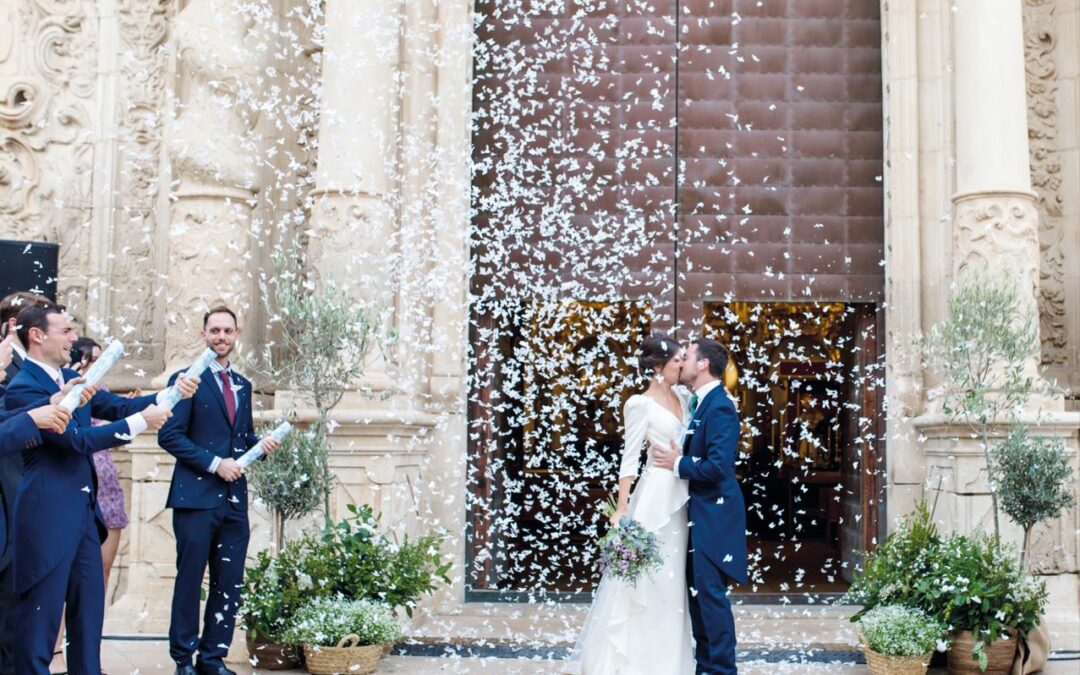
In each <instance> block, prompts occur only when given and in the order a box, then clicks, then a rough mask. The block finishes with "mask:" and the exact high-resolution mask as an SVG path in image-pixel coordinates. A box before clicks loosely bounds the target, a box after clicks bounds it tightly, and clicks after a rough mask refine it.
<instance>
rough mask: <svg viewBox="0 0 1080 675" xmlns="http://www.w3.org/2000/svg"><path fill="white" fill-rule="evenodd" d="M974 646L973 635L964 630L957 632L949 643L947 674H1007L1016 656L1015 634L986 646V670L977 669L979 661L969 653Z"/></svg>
mask: <svg viewBox="0 0 1080 675" xmlns="http://www.w3.org/2000/svg"><path fill="white" fill-rule="evenodd" d="M974 647H975V636H974V635H973V634H972V632H971V631H969V630H966V631H963V632H962V633H958V634H957V636H956V638H955V639H954V640H953V643H952V644H951V645H949V675H967V674H968V673H972V674H973V675H974V674H975V673H978V674H979V675H1009V673H1010V672H1011V671H1012V664H1013V659H1014V658H1015V657H1016V636H1015V635H1013V634H1012V633H1009V634H1008V638H1007V639H1006V638H1000V639H998V640H996V641H995V642H994V643H993V644H991V645H990V646H989V647H987V648H986V656H987V659H988V663H987V666H986V670H979V662H978V660H976V659H975V658H973V657H972V655H971V650H972V648H974Z"/></svg>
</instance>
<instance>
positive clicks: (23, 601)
mask: <svg viewBox="0 0 1080 675" xmlns="http://www.w3.org/2000/svg"><path fill="white" fill-rule="evenodd" d="M61 374H62V377H63V380H64V381H65V382H67V381H68V380H70V379H72V378H75V377H78V376H79V374H78V373H76V372H75V371H73V370H68V369H66V368H65V369H63V370H61ZM59 390H60V387H59V385H58V384H57V383H56V382H54V381H53V380H52V379H51V378H50V377H49V375H48V374H46V372H45V371H44V370H43V369H42V368H41V367H39V366H38V365H37V364H35V363H34V362H33V361H29V360H27V361H26V363H25V364H24V365H23V369H22V372H20V373H19V374H18V375H16V376H15V379H14V380H12V382H11V385H10V386H9V387H8V390H7V396H6V401H5V403H6V405H7V407H8V408H20V407H23V406H27V405H35V404H39V403H41V402H42V399H43V398H45V397H49V396H52V395H53V394H55V393H56V392H57V391H59ZM154 400H155V398H154V397H153V396H143V397H141V398H133V399H127V398H122V397H120V396H116V395H115V394H111V393H109V392H107V391H99V392H97V393H96V394H94V397H93V398H92V399H90V403H89V404H87V405H84V406H82V407H79V408H76V409H75V412H74V413H73V414H72V416H71V422H70V423H69V424H68V426H67V430H66V431H65V432H64V433H63V434H57V433H53V432H51V431H42V432H41V438H42V441H43V443H42V445H41V446H40V447H38V448H34V449H33V450H28V451H26V452H24V453H23V461H24V465H25V472H24V474H23V477H22V482H21V483H20V484H19V491H18V494H17V496H16V497H15V513H14V516H13V518H12V521H13V528H12V529H13V533H12V549H13V555H14V561H15V562H14V566H15V570H14V577H15V592H16V593H17V594H18V596H19V601H18V609H17V613H18V617H19V620H18V624H17V626H16V629H15V633H16V636H15V640H16V641H15V665H16V672H18V674H19V675H30V674H31V673H34V674H38V673H41V674H47V673H48V672H49V662H50V661H52V656H53V646H54V645H55V644H56V636H57V634H58V633H59V631H60V614H61V611H62V608H63V606H64V603H65V602H66V603H67V615H66V616H67V635H68V652H67V657H68V658H67V662H68V669H69V671H70V672H72V673H73V674H75V673H77V674H80V675H81V674H83V673H94V672H95V671H96V672H101V667H100V662H99V650H100V647H101V623H102V619H103V618H104V614H105V585H104V572H103V571H102V567H101V543H102V542H103V541H105V536H106V535H107V534H108V531H107V530H106V529H105V521H104V518H102V516H101V510H100V509H99V508H98V504H97V494H96V493H97V475H96V474H95V472H94V466H93V461H92V459H91V456H92V455H93V454H94V453H95V452H97V451H98V450H105V449H108V448H112V447H116V446H118V445H123V444H124V443H127V442H128V441H129V440H130V438H131V437H130V431H131V429H130V427H129V426H128V423H127V421H126V420H125V419H124V418H126V417H128V416H130V415H133V414H135V413H138V412H141V411H142V410H143V408H146V407H147V406H148V405H150V404H151V403H153V402H154ZM91 416H93V417H96V418H98V419H103V420H118V421H114V422H113V423H111V424H106V425H102V426H97V427H95V426H91V424H90V418H91Z"/></svg>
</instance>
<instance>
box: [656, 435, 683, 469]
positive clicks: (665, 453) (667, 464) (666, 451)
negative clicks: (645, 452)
mask: <svg viewBox="0 0 1080 675" xmlns="http://www.w3.org/2000/svg"><path fill="white" fill-rule="evenodd" d="M651 445H652V453H653V455H652V463H653V466H656V467H660V468H661V469H667V470H668V471H674V470H675V462H677V461H679V448H678V446H676V445H675V443H674V442H672V443H671V445H670V446H668V447H666V448H665V447H664V446H662V445H657V444H656V443H652V444H651Z"/></svg>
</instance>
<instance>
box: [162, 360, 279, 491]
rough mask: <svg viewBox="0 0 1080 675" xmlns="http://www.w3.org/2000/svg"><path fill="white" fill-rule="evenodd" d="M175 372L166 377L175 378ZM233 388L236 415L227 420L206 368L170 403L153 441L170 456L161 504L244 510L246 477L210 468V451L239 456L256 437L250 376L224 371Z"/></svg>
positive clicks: (220, 394) (222, 398)
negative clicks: (193, 386) (188, 392)
mask: <svg viewBox="0 0 1080 675" xmlns="http://www.w3.org/2000/svg"><path fill="white" fill-rule="evenodd" d="M179 374H180V373H179V372H177V373H174V374H173V376H172V377H171V378H170V379H169V384H172V383H174V382H175V381H176V378H177V376H179ZM230 376H231V378H232V379H231V380H230V383H231V385H232V389H233V391H234V392H235V394H236V418H235V420H234V423H232V424H230V423H229V414H228V410H227V408H226V407H225V395H224V393H223V392H222V390H221V386H220V385H219V384H218V383H217V382H216V381H215V378H216V377H218V376H217V375H216V374H214V373H213V372H212V371H211V370H210V369H209V368H208V369H206V370H205V371H203V373H202V375H201V376H200V378H201V381H200V382H199V388H198V389H197V390H196V391H195V395H194V396H192V397H191V398H189V399H185V400H183V401H180V402H179V403H177V404H176V407H174V408H173V410H172V413H173V415H172V417H171V418H169V421H168V422H166V423H165V425H164V426H163V427H161V431H159V432H158V445H160V446H161V447H162V448H163V449H164V450H165V451H167V452H168V453H169V454H171V455H172V456H174V457H176V467H175V468H174V469H173V477H172V483H171V484H170V485H169V496H168V500H167V501H166V503H165V505H166V506H167V507H169V508H172V509H214V508H217V507H219V506H221V505H222V504H225V503H229V505H230V506H231V507H233V508H235V509H242V510H243V511H245V512H246V511H247V478H246V477H244V476H241V477H240V478H238V479H237V480H235V481H233V482H232V483H229V482H227V481H225V479H223V478H222V477H221V476H218V475H217V474H212V473H210V465H211V463H212V462H213V461H214V458H215V457H220V458H221V459H228V458H232V459H239V458H240V456H241V455H243V454H244V453H245V452H247V450H248V449H249V448H250V447H251V446H253V445H255V443H257V442H258V440H259V436H258V435H256V433H255V424H254V421H253V419H252V414H251V396H252V392H251V382H249V381H248V380H247V378H245V377H243V376H242V375H239V374H237V373H234V372H231V371H230Z"/></svg>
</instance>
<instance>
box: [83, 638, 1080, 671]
mask: <svg viewBox="0 0 1080 675" xmlns="http://www.w3.org/2000/svg"><path fill="white" fill-rule="evenodd" d="M559 665H560V664H559V662H557V661H548V660H540V659H537V660H519V659H505V658H461V657H446V658H421V657H403V656H392V657H388V658H386V659H384V660H383V662H382V664H381V666H380V668H379V670H378V672H379V673H386V674H389V673H395V674H398V675H403V674H405V673H408V674H409V675H434V674H436V673H476V674H480V673H484V674H492V675H495V674H498V675H511V674H519V673H520V674H521V675H533V674H537V675H538V674H540V673H551V674H555V673H558V672H559ZM102 667H103V668H104V669H105V672H107V673H108V674H109V675H170V674H171V673H172V667H171V664H170V663H169V658H168V646H167V644H166V643H165V642H163V641H158V640H145V641H142V640H140V641H119V640H106V641H105V643H104V647H103V650H102ZM231 667H232V668H234V669H235V670H236V672H237V673H241V674H242V675H251V674H253V673H255V672H267V671H253V670H252V669H251V667H250V666H246V665H232V666H231ZM288 672H290V673H301V672H303V671H288ZM868 672H869V671H867V669H866V667H865V666H856V665H840V664H836V665H830V664H785V663H766V662H762V661H756V662H749V663H743V664H740V665H739V673H741V675H774V674H780V673H792V674H795V673H798V674H800V675H801V674H804V673H805V674H806V675H814V674H816V673H837V674H844V675H864V674H865V673H868ZM944 672H945V671H944V670H941V671H931V673H935V674H936V673H944ZM1043 672H1044V673H1045V674H1046V675H1080V660H1075V661H1060V662H1054V663H1051V664H1050V667H1049V668H1047V669H1046V670H1044V671H1043ZM658 675H659V674H658Z"/></svg>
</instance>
